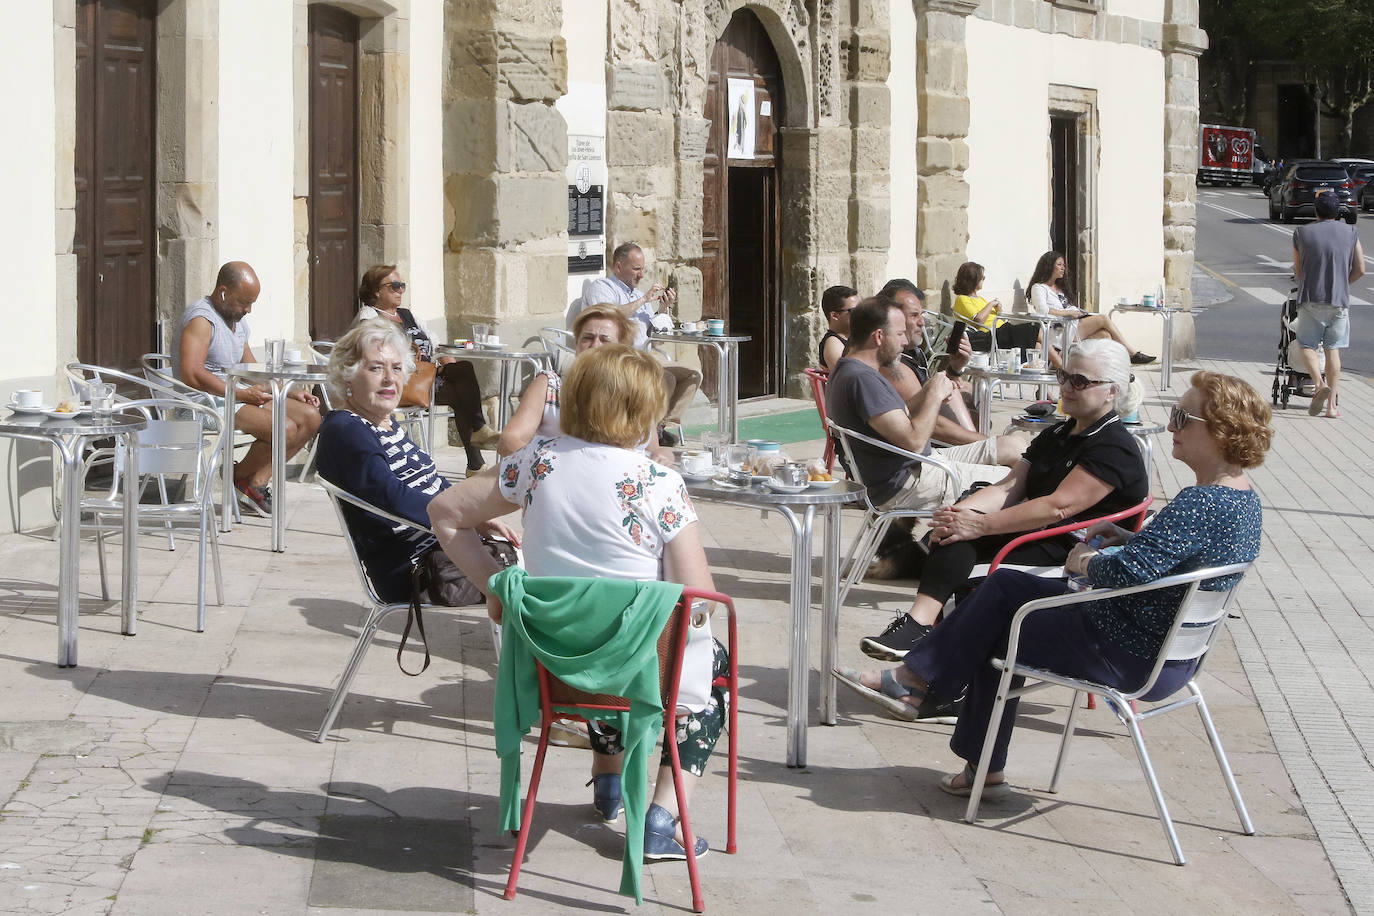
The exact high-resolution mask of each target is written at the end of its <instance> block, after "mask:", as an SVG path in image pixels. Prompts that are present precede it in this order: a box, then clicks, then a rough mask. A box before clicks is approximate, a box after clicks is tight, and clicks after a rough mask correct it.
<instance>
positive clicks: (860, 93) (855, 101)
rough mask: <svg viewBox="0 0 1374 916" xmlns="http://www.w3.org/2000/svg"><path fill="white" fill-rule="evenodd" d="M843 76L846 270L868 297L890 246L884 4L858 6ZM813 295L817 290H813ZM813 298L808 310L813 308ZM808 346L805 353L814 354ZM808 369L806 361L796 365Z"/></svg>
mask: <svg viewBox="0 0 1374 916" xmlns="http://www.w3.org/2000/svg"><path fill="white" fill-rule="evenodd" d="M848 51H849V68H848V70H849V72H848V80H847V81H846V84H845V86H844V89H845V93H844V107H845V114H846V118H845V120H846V121H847V122H848V125H849V131H848V132H847V133H849V137H848V138H847V139H849V140H850V141H851V142H852V147H851V148H852V150H853V160H852V162H851V164H850V169H851V171H850V174H851V177H852V180H851V184H850V189H849V201H848V204H849V207H848V211H849V212H848V217H849V219H848V222H849V226H850V232H851V233H852V235H851V238H852V248H851V251H850V263H851V270H852V271H853V277H854V286H855V288H857V289H859V290H861V291H863V293H864V295H868V294H869V293H870V292H872V291H873V290H876V289H878V288H879V287H881V286H882V285H883V283H884V282H885V281H886V279H887V277H886V273H887V256H888V248H889V247H891V244H892V212H891V211H892V204H891V195H890V193H889V187H888V175H889V169H890V168H891V166H892V163H891V162H890V159H891V155H890V150H889V147H890V140H889V136H890V130H889V127H888V125H889V124H890V122H891V119H892V104H891V103H892V99H891V94H890V92H889V90H888V88H887V77H888V72H889V71H890V70H891V67H892V43H891V39H890V38H889V35H888V5H887V3H886V2H885V0H871V2H868V3H864V4H859V5H858V6H857V8H856V10H855V21H854V31H853V32H852V33H851V34H850V36H849V41H848ZM818 293H819V291H818ZM817 302H819V295H818V296H817V298H816V299H814V300H813V306H812V308H811V310H810V311H811V312H812V313H813V314H814V313H815V312H816V311H817V310H816V308H815V306H814V303H817ZM814 352H815V350H814V348H813V349H812V350H810V351H809V353H808V354H807V356H808V358H809V355H810V353H814ZM802 365H808V363H802Z"/></svg>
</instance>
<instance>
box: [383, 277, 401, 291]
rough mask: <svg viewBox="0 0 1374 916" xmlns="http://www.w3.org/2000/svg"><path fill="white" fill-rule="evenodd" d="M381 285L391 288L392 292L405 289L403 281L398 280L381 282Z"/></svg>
mask: <svg viewBox="0 0 1374 916" xmlns="http://www.w3.org/2000/svg"><path fill="white" fill-rule="evenodd" d="M382 285H383V286H385V287H386V288H387V289H389V290H391V291H392V292H393V293H403V292H405V291H406V285H405V283H403V282H401V281H400V280H392V281H391V282H390V283H383V284H382Z"/></svg>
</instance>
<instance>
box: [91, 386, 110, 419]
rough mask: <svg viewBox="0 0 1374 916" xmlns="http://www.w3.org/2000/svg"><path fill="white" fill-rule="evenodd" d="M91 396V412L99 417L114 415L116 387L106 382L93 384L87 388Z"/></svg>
mask: <svg viewBox="0 0 1374 916" xmlns="http://www.w3.org/2000/svg"><path fill="white" fill-rule="evenodd" d="M87 390H88V391H89V392H90V396H91V412H92V413H94V414H95V415H96V416H97V417H108V416H109V415H110V414H112V413H114V397H115V386H114V385H110V384H108V383H106V382H91V384H90V385H89V386H88V387H87Z"/></svg>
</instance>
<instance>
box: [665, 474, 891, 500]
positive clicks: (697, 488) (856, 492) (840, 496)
mask: <svg viewBox="0 0 1374 916" xmlns="http://www.w3.org/2000/svg"><path fill="white" fill-rule="evenodd" d="M683 482H684V483H686V484H687V492H688V493H690V494H691V495H692V497H693V498H694V499H704V500H708V501H711V502H723V503H743V504H747V505H751V506H817V505H824V504H830V503H852V502H857V501H858V500H859V499H861V498H862V497H863V492H864V488H863V487H861V486H859V485H858V484H857V483H855V482H854V481H852V480H840V481H837V482H836V483H835V485H834V486H833V487H827V488H825V489H823V490H821V489H816V488H815V487H807V488H806V489H805V490H802V491H801V492H799V493H783V492H781V491H778V490H773V489H770V488H768V486H767V485H766V484H764V485H757V486H747V487H737V486H732V485H730V484H720V483H717V482H716V480H715V479H714V478H708V479H706V480H687V479H686V478H683Z"/></svg>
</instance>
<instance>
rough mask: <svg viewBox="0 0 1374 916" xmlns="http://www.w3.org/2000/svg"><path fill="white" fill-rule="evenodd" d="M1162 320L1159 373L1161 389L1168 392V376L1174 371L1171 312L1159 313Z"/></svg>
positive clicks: (1172, 318) (1172, 319)
mask: <svg viewBox="0 0 1374 916" xmlns="http://www.w3.org/2000/svg"><path fill="white" fill-rule="evenodd" d="M1160 314H1161V316H1162V317H1163V318H1164V352H1163V353H1161V354H1159V361H1160V367H1159V372H1160V375H1161V376H1162V377H1163V378H1162V381H1163V385H1162V386H1161V387H1163V389H1164V390H1165V391H1168V390H1169V375H1170V373H1172V372H1173V371H1174V315H1173V313H1172V312H1161V313H1160Z"/></svg>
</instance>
